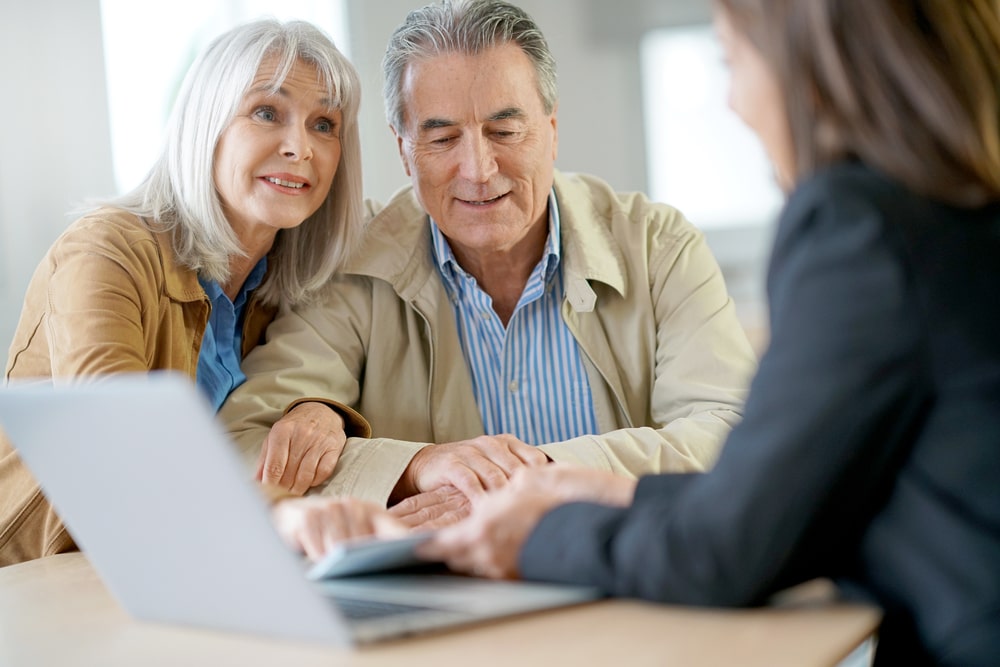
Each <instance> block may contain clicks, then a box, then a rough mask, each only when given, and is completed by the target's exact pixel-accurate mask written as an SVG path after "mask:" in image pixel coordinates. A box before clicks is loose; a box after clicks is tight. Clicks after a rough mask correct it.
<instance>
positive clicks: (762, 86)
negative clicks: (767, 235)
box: [715, 9, 795, 191]
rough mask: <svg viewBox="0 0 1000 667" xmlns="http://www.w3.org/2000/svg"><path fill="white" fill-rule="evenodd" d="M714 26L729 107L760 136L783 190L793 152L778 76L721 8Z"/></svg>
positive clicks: (789, 177) (791, 173) (792, 168)
mask: <svg viewBox="0 0 1000 667" xmlns="http://www.w3.org/2000/svg"><path fill="white" fill-rule="evenodd" d="M715 30H716V34H717V35H718V37H719V42H720V43H721V44H722V50H723V53H724V55H725V60H726V64H727V65H728V67H729V107H730V108H731V109H732V110H733V111H734V112H736V115H738V116H739V117H740V118H741V119H742V120H743V122H744V123H746V124H747V126H748V127H749V128H750V129H751V130H753V131H754V133H755V134H756V135H757V137H758V138H759V139H760V141H761V143H762V144H763V146H764V150H765V151H766V152H767V155H768V157H769V158H770V160H771V164H772V165H773V166H774V170H775V175H776V178H777V180H778V185H780V186H781V188H782V189H784V190H786V191H787V190H789V189H790V187H791V185H792V180H793V177H794V174H795V152H794V150H793V147H792V136H791V129H790V128H789V125H788V118H787V115H786V112H785V106H784V95H783V93H782V91H781V88H780V87H779V85H778V79H777V77H776V76H775V73H774V72H773V71H772V70H771V68H770V67H769V66H768V64H767V63H766V62H765V60H764V57H763V56H762V55H761V53H760V51H758V50H757V48H756V47H755V46H754V45H753V43H752V42H751V41H750V40H749V39H748V38H747V37H746V35H744V34H743V33H742V32H740V31H739V29H738V27H737V26H734V25H733V24H732V21H731V20H730V17H729V14H728V13H727V12H726V11H725V10H723V9H716V11H715Z"/></svg>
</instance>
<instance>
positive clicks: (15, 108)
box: [0, 0, 781, 365]
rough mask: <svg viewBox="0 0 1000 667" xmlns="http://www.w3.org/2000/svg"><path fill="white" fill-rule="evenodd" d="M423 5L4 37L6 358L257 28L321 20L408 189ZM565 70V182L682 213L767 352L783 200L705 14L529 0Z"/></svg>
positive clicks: (376, 153) (108, 18)
mask: <svg viewBox="0 0 1000 667" xmlns="http://www.w3.org/2000/svg"><path fill="white" fill-rule="evenodd" d="M423 4H424V1H423V0H378V1H377V2H376V1H373V0H285V1H284V2H282V3H274V2H263V1H262V0H171V2H169V3H167V2H134V0H75V1H74V2H65V0H33V1H32V2H30V3H25V2H20V3H13V2H9V3H8V2H5V3H4V5H5V6H4V20H3V22H2V23H0V81H2V82H3V86H2V90H3V92H2V96H3V98H2V99H3V104H2V109H3V111H4V118H3V122H2V123H0V359H2V360H3V362H4V365H6V357H7V351H8V348H9V344H10V339H11V336H12V334H13V331H14V327H15V325H16V323H17V318H18V315H19V312H20V308H21V302H22V299H23V296H24V291H25V288H26V287H27V284H28V280H29V279H30V277H31V273H32V272H33V271H34V268H35V266H36V265H37V264H38V262H39V260H40V259H41V258H42V255H43V254H44V253H45V251H46V249H47V248H48V246H49V245H50V244H51V243H52V241H53V240H54V239H55V238H56V236H58V235H59V233H60V232H61V231H62V230H63V229H65V227H66V226H67V225H68V224H69V223H70V222H71V221H72V219H73V217H74V216H73V215H72V214H71V211H72V210H73V209H74V208H75V207H78V206H80V205H81V204H82V203H83V202H85V201H86V200H88V199H93V198H100V197H107V196H111V195H115V194H118V193H121V192H123V191H125V190H127V189H130V188H131V187H133V186H134V185H136V184H137V183H138V182H139V181H140V180H141V179H142V178H143V176H144V175H145V173H146V171H147V170H148V169H149V167H150V166H151V164H152V162H153V159H154V158H155V156H156V155H157V153H158V152H159V149H160V145H161V143H160V142H161V140H162V131H163V127H164V124H165V121H166V118H167V115H168V112H169V107H170V104H171V102H172V99H173V95H174V92H175V91H176V89H177V86H178V84H179V82H180V79H181V77H182V76H183V74H184V71H185V70H186V68H187V66H188V65H189V64H190V62H191V59H192V58H193V56H194V54H195V53H197V52H198V51H200V50H201V48H202V47H203V46H204V45H205V44H206V43H207V42H208V41H210V40H211V39H212V38H213V37H215V36H216V35H217V34H219V33H220V32H222V31H224V30H226V29H228V28H229V27H231V26H233V25H235V24H237V23H241V22H243V21H246V20H249V19H252V18H256V17H259V16H275V17H277V18H280V19H290V18H300V19H306V20H310V21H312V22H314V23H316V24H317V25H319V26H320V27H321V28H323V29H324V30H325V31H326V32H327V33H328V34H330V35H331V36H332V37H333V38H334V40H335V41H336V42H337V44H338V45H339V46H340V48H341V50H343V51H344V52H345V53H346V54H347V55H348V57H349V58H350V59H351V60H352V61H353V62H354V63H355V65H356V66H357V68H358V70H359V71H360V73H361V78H362V83H363V86H364V99H363V102H362V108H361V140H362V150H363V160H364V177H365V192H366V195H367V196H368V197H372V198H375V199H379V200H382V201H385V200H386V199H388V198H389V196H390V195H391V194H392V193H393V192H394V191H395V190H396V189H398V188H399V187H401V186H403V185H405V184H406V183H407V178H406V176H405V174H404V173H403V170H402V168H401V166H400V164H399V158H398V155H397V152H396V148H395V144H394V142H393V140H392V137H391V134H390V132H389V130H388V127H387V125H386V122H385V117H384V113H383V108H382V100H381V73H380V69H379V67H380V61H381V57H382V53H383V49H384V46H385V43H386V40H387V38H388V36H389V35H390V33H391V32H392V31H393V30H394V29H395V27H396V26H397V25H398V24H399V23H400V22H401V21H402V19H403V18H404V17H405V15H406V13H407V12H408V11H409V10H411V9H413V8H416V7H419V6H421V5H423ZM520 5H521V6H522V7H524V9H526V10H527V11H528V12H529V13H530V14H531V15H532V16H533V17H534V18H535V20H536V21H537V22H538V24H539V25H540V26H541V28H542V30H543V31H544V33H545V34H546V36H547V38H548V40H549V44H550V47H551V49H552V51H553V53H554V54H555V57H556V60H557V63H558V66H559V93H560V106H559V139H560V141H559V159H558V161H557V166H558V168H560V169H562V170H564V171H579V172H589V173H593V174H597V175H599V176H601V177H602V178H604V179H605V180H607V181H609V182H610V183H611V184H612V185H614V186H615V187H616V188H618V189H619V190H625V191H631V190H640V191H644V192H646V193H648V194H649V195H650V196H651V197H652V198H653V199H656V200H659V201H664V202H667V203H670V204H672V205H674V206H676V207H678V208H679V209H680V210H681V211H683V212H684V214H685V215H686V216H687V217H688V218H689V219H690V220H691V221H692V222H693V223H695V224H696V225H698V226H699V227H700V228H701V229H702V230H704V232H705V234H706V236H707V237H708V240H709V243H710V245H711V246H712V249H713V250H714V252H715V254H716V257H717V258H718V259H719V262H720V263H721V265H722V267H723V271H724V272H725V275H726V279H727V283H728V285H729V289H730V292H731V293H732V294H733V297H734V299H735V300H736V304H737V308H738V312H739V315H740V319H741V321H742V322H743V324H744V326H745V327H746V329H747V331H748V333H749V334H750V336H751V339H752V341H753V342H754V343H755V345H756V346H757V347H758V349H760V348H762V347H763V345H764V342H765V340H766V323H765V319H766V314H765V310H764V305H763V280H764V277H763V267H764V264H765V262H766V259H767V253H768V250H769V245H770V240H771V232H772V228H773V221H774V218H775V216H776V214H777V211H778V209H779V207H780V203H781V197H780V193H779V192H778V190H777V188H776V187H775V186H774V184H773V181H772V178H771V172H770V168H769V165H768V163H767V161H766V159H765V158H764V155H763V153H762V151H761V149H760V147H759V146H758V144H757V142H756V140H755V139H754V138H753V137H752V135H750V133H749V132H748V131H747V130H746V129H745V128H743V127H742V125H741V124H740V122H739V121H738V120H737V119H736V118H735V116H734V115H733V114H732V113H731V112H730V111H729V110H728V108H727V107H726V104H725V86H726V75H725V70H724V67H723V65H722V59H721V55H720V53H719V50H718V46H717V44H716V42H715V38H714V35H713V33H712V30H711V26H710V23H709V21H710V11H709V0H615V1H614V2H608V1H607V0H520Z"/></svg>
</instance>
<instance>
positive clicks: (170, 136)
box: [0, 21, 367, 565]
mask: <svg viewBox="0 0 1000 667" xmlns="http://www.w3.org/2000/svg"><path fill="white" fill-rule="evenodd" d="M359 95H360V91H359V80H358V76H357V73H356V72H355V70H354V68H353V66H352V65H351V64H350V63H349V62H348V61H347V60H346V58H344V56H343V55H342V54H341V53H340V52H339V51H338V50H337V48H336V47H335V46H334V44H333V43H332V42H331V40H330V39H329V38H328V37H327V36H326V35H324V34H323V33H322V32H321V31H319V30H318V29H316V28H315V27H313V26H312V25H310V24H308V23H304V22H289V23H284V24H282V23H278V22H276V21H258V22H253V23H249V24H246V25H242V26H239V27H237V28H235V29H233V30H231V31H229V32H227V33H225V34H223V35H222V36H220V37H219V38H217V39H216V40H215V41H214V42H213V43H212V44H211V45H209V47H208V48H207V50H206V51H205V52H204V53H203V54H202V55H201V56H200V58H199V59H198V60H197V61H196V62H195V63H194V65H193V66H192V67H191V69H190V71H189V72H188V74H187V77H186V78H185V81H184V83H183V86H182V88H181V91H180V94H179V96H178V98H177V101H176V105H175V107H174V111H173V115H172V117H171V122H170V125H169V128H168V131H167V140H166V146H165V148H164V151H163V154H162V155H161V156H160V158H159V160H158V161H157V162H156V164H155V166H154V167H153V169H152V170H151V172H150V173H149V175H148V176H147V178H146V179H145V181H144V182H143V183H142V184H141V185H140V186H139V187H137V188H136V189H135V190H134V191H132V192H130V193H128V194H126V195H124V196H122V197H120V198H118V199H114V200H111V201H108V202H106V203H105V204H104V205H103V206H101V207H100V208H97V209H95V210H92V211H90V212H89V213H87V214H86V215H84V217H82V218H81V219H79V220H78V221H76V222H75V223H74V224H73V225H71V226H70V228H69V229H68V230H67V231H66V232H65V233H64V234H63V235H62V236H61V237H60V238H59V239H58V240H57V241H56V242H55V244H54V245H53V246H52V248H51V249H50V250H49V252H48V254H47V255H46V256H45V258H44V259H43V260H42V262H41V264H40V265H39V267H38V269H37V270H36V272H35V275H34V277H33V278H32V280H31V284H30V285H29V287H28V292H27V295H26V297H25V302H24V308H23V310H22V313H21V319H20V322H19V325H18V328H17V331H16V333H15V336H14V340H13V343H12V345H11V348H10V354H9V362H8V366H7V369H6V377H7V379H8V380H16V379H20V378H38V377H48V378H52V379H53V380H56V381H60V380H65V379H67V378H75V377H81V376H96V375H103V374H109V373H127V372H147V371H152V370H159V369H169V370H175V371H181V372H184V373H186V374H188V375H189V376H191V378H192V379H193V380H195V382H196V383H197V385H198V386H199V387H200V388H201V389H202V390H203V391H204V393H205V396H206V398H207V400H209V401H210V402H211V403H212V404H213V405H214V406H215V408H216V409H218V407H219V406H220V405H221V404H222V402H223V401H224V400H225V398H226V396H227V395H228V394H229V392H231V391H232V390H233V389H234V388H235V387H236V386H238V385H239V384H240V383H241V382H242V381H243V380H244V376H243V374H242V372H241V370H240V362H241V360H242V358H243V356H244V355H246V354H247V353H248V352H249V351H250V350H251V349H252V348H253V347H254V346H255V345H257V344H258V343H259V342H260V341H261V340H262V336H263V333H264V330H265V328H266V327H267V325H268V323H269V322H270V321H271V319H272V317H273V316H274V313H275V312H276V309H277V306H278V305H279V304H287V305H292V304H298V303H302V302H304V301H306V300H308V299H310V298H311V297H313V296H314V295H315V294H316V293H317V292H318V291H319V290H320V289H321V288H322V287H323V286H324V284H325V283H326V282H327V281H328V279H329V278H330V277H331V275H332V274H333V273H334V272H335V271H336V270H337V269H338V267H339V266H340V264H341V262H342V261H343V260H344V259H345V257H347V255H348V254H349V253H350V252H351V250H352V247H353V246H354V245H355V243H356V239H357V237H358V236H359V234H360V230H361V225H362V219H363V218H362V216H363V213H362V201H361V163H360V147H359V139H358V127H357V111H358V103H359ZM317 407H318V406H317V405H316V404H311V405H308V406H303V409H317ZM320 407H321V406H320ZM324 409H327V410H328V409H329V408H324ZM338 414H343V415H344V417H345V418H346V419H347V420H348V422H349V423H348V424H347V427H348V432H349V433H350V432H351V430H354V431H356V432H357V431H358V430H359V429H360V431H362V432H363V431H365V430H366V429H367V424H366V423H365V422H364V420H363V419H361V418H360V417H359V416H358V415H356V414H353V413H352V412H351V411H350V410H348V409H347V408H344V411H343V412H342V413H338ZM164 418H165V419H173V418H177V416H176V415H164ZM65 445H66V446H72V443H65ZM341 445H342V443H341ZM338 456H339V450H337V449H336V448H329V449H328V450H326V451H323V452H321V455H320V458H321V460H320V461H319V463H318V464H317V465H316V466H314V475H313V477H312V478H311V479H310V480H305V482H304V483H305V485H307V486H308V485H312V484H315V483H318V482H320V481H322V480H323V479H325V477H326V476H328V475H329V474H330V473H331V472H332V470H333V467H334V465H335V464H336V460H337V457H338ZM193 464H194V462H193ZM80 474H81V476H82V477H84V479H85V477H86V471H80ZM137 474H141V471H137ZM72 548H74V544H73V540H72V538H71V537H70V536H69V535H68V534H67V532H66V530H65V528H64V526H63V525H62V522H61V521H60V520H59V518H58V517H57V516H56V515H55V513H54V512H53V511H52V508H51V507H50V506H49V504H48V503H47V502H46V500H45V498H44V496H43V495H42V493H41V491H40V490H39V488H38V485H37V483H36V482H35V481H34V480H33V479H32V477H31V475H30V473H29V472H28V471H27V470H26V469H25V467H24V465H23V464H22V462H21V461H20V459H19V457H18V456H17V453H16V452H15V451H14V450H13V448H12V447H11V446H10V445H9V444H8V443H6V441H4V440H3V439H2V438H0V565H4V564H9V563H14V562H18V561H22V560H26V559H30V558H37V557H41V556H45V555H48V554H53V553H58V552H62V551H66V550H70V549H72Z"/></svg>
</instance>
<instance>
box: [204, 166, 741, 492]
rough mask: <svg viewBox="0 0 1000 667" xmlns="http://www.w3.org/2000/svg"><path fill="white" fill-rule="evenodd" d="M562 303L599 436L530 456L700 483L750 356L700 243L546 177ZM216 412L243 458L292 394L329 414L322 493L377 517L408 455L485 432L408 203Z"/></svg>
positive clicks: (293, 319)
mask: <svg viewBox="0 0 1000 667" xmlns="http://www.w3.org/2000/svg"><path fill="white" fill-rule="evenodd" d="M555 192H556V198H557V200H558V202H559V213H560V220H561V224H562V239H563V262H564V263H563V264H562V266H563V271H565V277H566V281H565V283H566V295H565V301H564V303H563V307H562V314H563V318H564V320H565V321H566V324H567V326H568V327H569V328H570V330H571V331H572V333H573V336H574V337H575V338H576V340H577V341H578V343H579V345H580V349H581V350H582V352H583V358H584V364H585V367H586V370H587V374H588V377H589V379H590V385H591V391H592V393H593V398H594V403H595V406H594V407H595V410H596V415H597V419H598V423H599V425H600V428H601V431H602V433H603V435H600V436H591V435H587V436H582V437H578V438H573V439H571V440H568V441H564V442H557V443H551V444H546V445H541V448H542V449H543V450H544V451H545V453H546V454H548V456H549V457H551V458H552V459H554V460H556V461H566V462H573V463H578V464H582V465H586V466H590V467H594V468H600V469H605V470H613V471H616V472H619V473H624V474H629V475H640V474H644V473H651V472H662V471H693V470H704V469H705V468H707V467H708V466H710V465H711V464H712V463H713V462H714V460H715V457H716V455H717V454H718V451H719V448H720V446H721V444H722V442H723V440H724V439H725V437H726V435H727V434H728V433H729V431H730V429H731V428H732V427H733V425H734V424H735V423H736V422H737V420H738V419H739V418H740V410H741V406H742V401H743V398H744V395H745V390H746V387H747V386H748V384H749V379H750V376H751V375H752V373H753V371H754V369H755V364H756V362H755V357H754V354H753V351H752V350H751V347H750V345H749V343H748V342H747V339H746V337H745V335H744V333H743V330H742V329H741V327H740V324H739V322H738V321H737V319H736V317H735V314H734V309H733V304H732V302H731V300H730V298H729V295H728V293H727V292H726V287H725V285H724V283H723V279H722V274H721V273H720V271H719V267H718V265H717V264H716V262H715V260H714V258H713V257H712V255H711V253H710V252H709V250H708V247H707V246H706V244H705V241H704V239H703V237H702V235H701V234H700V233H699V232H698V231H697V230H696V229H695V228H694V227H692V226H691V225H690V224H689V223H688V222H687V221H685V220H684V218H683V217H682V216H681V214H680V213H678V212H677V211H676V210H675V209H673V208H670V207H669V206H665V205H661V204H652V203H650V202H649V201H648V200H647V199H645V198H644V197H643V196H642V195H638V194H616V193H615V192H614V191H612V189H611V188H610V187H609V186H608V185H607V184H605V183H604V182H602V181H600V180H597V179H595V178H593V177H588V176H582V175H563V174H560V173H557V174H556V179H555ZM244 370H245V372H246V373H247V378H248V379H247V382H246V383H245V384H244V385H243V386H242V387H240V388H239V389H237V390H236V391H235V392H234V393H233V394H231V395H230V397H229V400H228V401H227V402H226V404H225V405H224V406H223V408H222V410H221V411H220V417H221V418H222V420H223V421H224V422H226V423H227V424H228V425H229V427H230V430H231V432H232V433H233V435H234V437H235V438H236V439H237V441H238V442H239V444H240V445H241V447H242V448H243V449H244V451H245V453H246V457H247V459H248V464H251V463H252V462H253V461H255V460H256V457H257V455H258V453H259V448H260V445H261V443H262V441H263V438H264V436H265V434H266V433H267V430H268V428H269V427H270V425H271V424H273V423H274V421H276V420H277V419H278V418H279V417H280V416H281V414H282V413H283V411H284V410H285V409H286V407H287V406H288V405H289V404H290V403H292V402H293V401H295V400H296V399H300V398H302V397H310V398H313V399H319V400H330V401H342V402H344V403H346V404H348V405H350V406H352V407H354V408H356V409H357V410H359V411H360V412H361V414H363V415H364V416H365V417H366V418H367V419H368V421H369V422H370V423H371V426H372V432H373V433H374V435H375V437H373V438H371V439H363V438H351V439H349V440H348V443H347V447H346V448H345V450H344V453H343V455H342V456H341V459H340V461H339V463H338V465H337V468H336V470H335V472H334V476H333V478H332V479H331V481H330V482H329V484H328V485H327V487H326V489H325V492H326V493H332V494H345V495H352V496H358V497H361V498H367V499H370V500H375V501H377V502H382V503H384V502H386V500H387V499H388V497H389V494H390V493H391V491H392V489H393V487H394V486H395V484H396V482H397V481H398V480H399V478H400V476H401V475H402V473H403V471H404V470H405V468H406V466H407V464H408V463H409V461H410V459H411V458H412V456H413V454H414V453H415V452H417V451H418V450H419V449H420V448H422V447H425V446H427V445H428V444H429V443H444V442H453V441H457V440H463V439H467V438H471V437H475V436H479V435H483V425H482V419H481V417H480V413H479V409H478V407H477V405H476V402H475V399H474V397H473V391H472V383H471V380H470V378H469V371H468V368H467V366H466V363H465V359H464V357H463V355H462V351H461V345H460V343H459V338H458V333H457V328H456V323H455V318H454V314H453V311H452V306H451V304H450V302H449V301H448V298H447V295H446V292H445V288H444V286H443V284H442V282H441V280H440V278H439V274H438V272H437V269H436V268H435V265H434V262H433V257H432V251H431V241H430V233H429V226H428V222H427V216H426V214H425V213H424V212H423V211H422V210H421V208H420V206H419V204H418V203H417V201H416V199H415V198H414V196H413V194H412V191H411V190H410V189H409V188H406V189H404V190H403V191H401V192H400V193H398V194H397V195H396V196H395V197H394V198H393V199H392V201H391V202H390V203H389V204H388V205H387V206H386V207H385V208H383V209H381V210H380V211H379V212H378V213H377V215H375V216H374V218H373V219H372V220H371V221H370V223H369V225H368V230H367V233H366V238H365V242H364V245H363V246H362V248H361V250H360V252H359V253H357V254H356V255H355V257H354V259H353V260H352V261H351V263H350V265H349V266H348V267H347V269H346V271H345V273H344V275H342V276H341V277H340V278H339V279H337V280H336V281H334V283H333V284H332V285H331V288H330V292H329V294H328V297H327V298H326V300H325V302H324V303H322V304H318V305H315V306H311V307H307V308H302V309H296V310H293V311H292V312H288V313H282V314H281V315H279V317H278V318H277V319H276V320H275V321H274V323H273V324H272V325H271V327H270V328H269V329H268V333H267V342H266V343H265V344H263V345H261V346H259V347H258V348H257V349H256V350H254V351H253V352H252V353H251V354H250V355H249V356H248V357H247V358H246V360H245V362H244Z"/></svg>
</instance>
